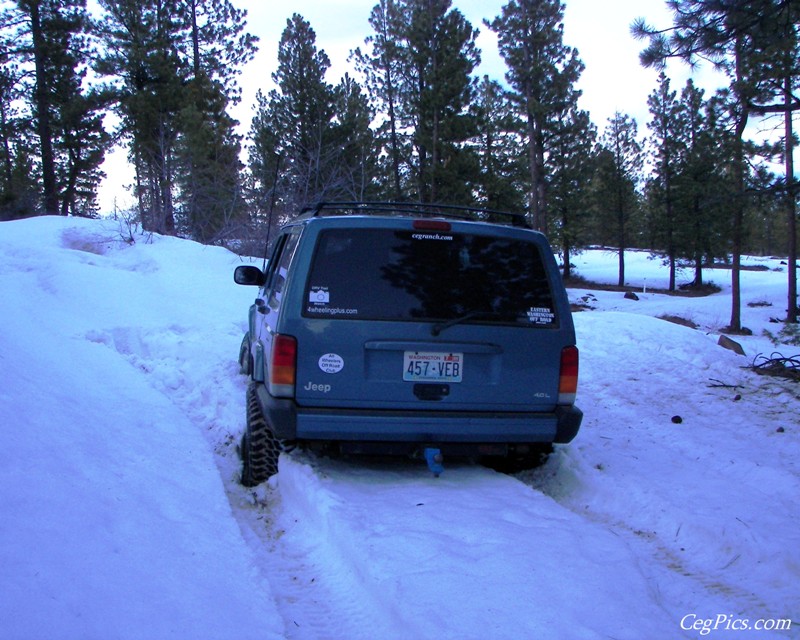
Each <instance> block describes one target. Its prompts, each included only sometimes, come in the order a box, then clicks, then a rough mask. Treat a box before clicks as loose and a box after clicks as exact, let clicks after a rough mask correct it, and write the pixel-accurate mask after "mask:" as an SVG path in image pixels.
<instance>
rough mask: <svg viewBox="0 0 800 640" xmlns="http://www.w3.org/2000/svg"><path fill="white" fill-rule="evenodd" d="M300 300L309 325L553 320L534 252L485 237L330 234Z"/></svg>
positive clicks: (323, 238) (537, 323)
mask: <svg viewBox="0 0 800 640" xmlns="http://www.w3.org/2000/svg"><path fill="white" fill-rule="evenodd" d="M305 293H306V295H305V307H304V310H303V315H304V316H306V317H311V318H335V319H359V320H387V321H417V322H420V321H422V322H424V321H432V322H447V321H451V320H458V319H462V320H465V321H468V322H470V323H491V324H511V325H518V326H526V327H549V326H554V325H555V324H556V320H557V319H556V314H555V308H554V305H553V300H552V295H551V291H550V284H549V281H548V279H547V274H546V271H545V266H544V263H543V261H542V257H541V255H540V253H539V249H538V247H537V245H535V244H534V243H532V242H525V241H521V240H516V239H510V238H498V237H494V236H489V235H473V234H459V233H451V232H449V231H448V232H431V231H417V230H408V231H399V230H396V229H327V230H324V231H321V232H320V234H319V238H318V241H317V246H316V249H315V252H314V257H313V264H312V267H311V270H310V272H309V278H308V281H307V284H306V292H305Z"/></svg>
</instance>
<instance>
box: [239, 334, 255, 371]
mask: <svg viewBox="0 0 800 640" xmlns="http://www.w3.org/2000/svg"><path fill="white" fill-rule="evenodd" d="M239 373H241V374H242V375H244V376H249V375H251V373H252V368H251V366H250V334H249V333H245V334H244V338H242V345H241V346H240V347H239Z"/></svg>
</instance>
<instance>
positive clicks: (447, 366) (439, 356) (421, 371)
mask: <svg viewBox="0 0 800 640" xmlns="http://www.w3.org/2000/svg"><path fill="white" fill-rule="evenodd" d="M463 373H464V354H463V353H446V352H438V351H406V352H405V353H404V354H403V380H406V381H408V382H420V381H422V382H461V375H462V374H463Z"/></svg>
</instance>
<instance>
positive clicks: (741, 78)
mask: <svg viewBox="0 0 800 640" xmlns="http://www.w3.org/2000/svg"><path fill="white" fill-rule="evenodd" d="M665 4H666V6H667V8H668V10H669V14H670V15H671V17H672V23H671V24H659V25H651V24H649V23H648V22H647V20H646V16H645V18H642V19H639V20H636V21H635V22H634V23H632V24H631V25H630V30H631V32H632V33H633V34H634V35H635V36H636V37H637V38H639V39H640V40H641V49H642V52H641V56H640V60H641V64H642V65H644V66H648V67H653V68H656V69H659V70H661V73H660V74H659V75H658V80H657V82H656V83H655V85H654V86H653V88H652V92H651V94H650V97H649V100H648V107H649V113H648V120H647V122H646V123H641V124H640V123H638V122H637V121H636V118H634V117H633V116H631V115H630V114H629V113H626V112H624V111H617V112H616V113H615V114H614V115H613V117H611V118H609V119H608V120H607V121H606V122H604V123H595V122H593V121H592V119H591V117H590V114H589V112H588V111H586V110H585V109H582V108H581V105H580V103H579V98H580V90H579V89H578V88H577V85H578V83H579V80H580V78H581V74H582V73H583V71H584V63H583V61H582V60H581V57H580V54H579V51H578V50H577V49H575V48H574V47H571V46H570V45H569V44H568V43H567V42H565V40H564V28H563V20H564V10H565V5H564V4H562V3H561V2H558V1H557V0H509V1H508V2H507V3H506V4H505V5H504V6H503V7H502V10H501V11H500V12H499V14H498V15H497V16H496V17H495V18H493V19H491V20H486V21H485V24H482V25H473V24H471V23H470V22H469V21H468V20H467V19H466V17H465V16H464V14H463V13H462V12H461V11H460V10H459V9H458V8H457V7H454V6H453V3H451V2H450V0H379V1H377V2H376V4H375V5H374V7H373V9H372V11H371V13H370V15H369V27H370V29H371V32H370V33H369V34H368V36H367V37H366V39H365V40H364V41H363V42H362V43H358V46H356V47H354V48H353V50H352V52H351V58H350V59H351V63H352V72H350V71H348V72H347V73H345V74H344V75H343V76H342V77H341V78H340V79H338V81H336V82H334V83H331V82H330V81H329V80H328V75H329V74H328V72H329V70H330V66H331V63H330V59H329V58H328V55H327V54H326V53H325V51H324V50H322V49H320V48H319V47H318V46H317V42H316V34H315V32H314V29H313V26H312V25H311V24H310V22H308V21H307V20H306V19H305V18H304V17H303V16H302V15H300V14H297V13H295V14H294V15H292V16H291V17H290V18H289V19H288V20H287V21H286V25H285V29H284V30H283V33H282V36H281V39H280V43H279V45H278V50H277V58H278V64H277V68H276V70H275V72H274V73H273V74H272V81H273V82H272V86H273V88H271V89H269V90H264V91H260V92H258V94H257V95H256V97H255V105H254V106H253V114H254V115H253V118H252V122H251V124H250V127H249V130H248V131H247V133H246V134H245V135H241V134H240V133H239V132H238V129H237V125H238V122H237V121H236V120H235V119H234V117H233V116H232V113H233V109H234V108H235V107H236V105H237V104H238V103H239V102H240V100H241V95H242V94H241V88H240V87H239V86H238V84H237V74H238V73H239V71H240V70H241V69H242V67H243V66H244V65H246V64H247V63H248V62H249V61H250V60H252V59H253V56H254V55H255V53H256V51H257V47H258V42H257V39H256V38H255V37H254V36H253V35H252V34H250V33H248V31H247V22H246V19H247V14H246V12H245V11H243V10H242V9H239V8H237V7H235V6H234V5H233V4H232V3H231V2H230V1H229V0H222V1H218V0H97V2H96V3H92V4H91V6H87V4H86V2H85V0H2V2H0V57H1V58H2V67H1V68H0V142H2V144H0V220H13V219H17V218H23V217H29V216H33V215H52V214H59V215H77V216H89V217H95V216H98V215H99V214H100V211H99V207H98V202H97V194H98V188H99V186H100V184H101V182H102V180H103V178H104V162H105V159H106V157H107V155H108V153H109V152H110V150H111V149H112V148H113V147H114V146H115V145H119V144H122V145H124V147H125V148H126V149H127V155H128V160H129V163H130V166H131V167H132V169H133V176H134V177H133V183H132V185H131V195H132V197H133V202H134V203H135V204H134V205H133V206H132V207H131V208H130V209H129V210H125V211H115V212H114V213H115V215H119V216H122V217H124V218H125V219H126V220H127V221H128V223H129V224H135V225H140V226H141V228H142V229H144V230H145V231H152V232H158V233H165V234H176V235H181V236H184V237H190V238H193V239H195V240H198V241H200V242H204V243H213V244H224V245H226V246H229V247H232V248H235V249H237V250H239V251H242V252H244V253H249V254H250V255H258V254H260V253H261V252H262V251H263V244H264V238H265V237H269V236H270V230H271V229H273V228H274V227H275V226H276V225H278V224H280V223H281V222H283V221H285V220H287V219H288V218H290V217H292V216H294V215H297V213H298V212H299V211H300V210H301V209H302V208H303V207H304V206H307V205H310V204H313V203H315V202H318V201H323V200H324V201H329V200H347V201H363V200H378V201H406V202H425V203H447V204H451V205H464V206H470V207H480V208H485V209H490V210H492V209H497V210H508V211H520V212H524V213H525V214H526V215H527V219H528V221H529V224H530V226H531V227H532V228H534V229H537V230H540V231H542V232H544V233H546V234H547V235H548V236H549V238H550V240H551V243H552V244H553V245H554V247H555V248H556V249H557V250H558V251H559V253H560V254H561V257H562V260H563V265H564V276H565V278H569V277H570V275H571V274H570V256H571V255H573V254H574V252H575V251H578V250H580V248H581V247H585V246H589V245H603V246H610V247H614V248H615V250H616V251H618V253H619V285H620V286H623V285H624V284H625V260H624V256H625V251H626V250H627V249H630V248H648V249H652V250H657V251H660V252H661V253H663V255H664V259H665V260H666V261H667V262H668V263H669V265H670V273H671V277H670V284H669V288H670V289H671V290H674V289H676V287H677V282H676V278H675V274H676V272H677V267H678V266H679V265H681V264H690V265H691V266H692V267H693V269H694V281H693V282H692V283H689V284H690V285H691V286H692V287H694V288H695V289H702V287H703V286H704V285H705V283H704V281H703V268H704V266H707V265H708V264H710V263H714V262H715V261H723V262H725V263H728V264H730V265H731V274H732V291H733V303H732V309H731V320H730V324H729V329H730V330H731V331H732V332H737V331H742V330H744V329H745V328H744V327H742V326H741V322H740V314H739V305H740V300H739V287H738V273H739V270H740V268H741V256H742V254H743V253H753V254H780V255H786V256H787V258H788V260H789V264H795V263H796V253H797V248H796V236H797V234H796V218H797V213H796V194H797V192H796V184H795V179H794V168H793V163H792V161H793V148H794V146H795V144H796V141H795V134H794V132H793V127H792V124H793V123H792V114H793V113H794V112H795V111H796V110H797V109H798V108H800V103H799V102H798V99H797V97H796V95H795V90H796V86H797V83H798V75H800V65H798V47H800V43H798V24H799V23H800V0H739V1H737V2H730V1H723V0H668V1H667V2H666V3H665ZM478 27H480V28H481V29H483V30H489V31H490V32H491V33H492V34H494V36H495V37H496V39H497V47H498V50H499V54H500V56H501V58H502V59H503V61H504V63H505V67H506V69H505V73H504V77H502V78H493V77H490V76H488V75H483V76H479V75H478V74H477V72H476V70H477V68H478V66H479V63H480V56H481V52H480V49H479V47H478V45H477V39H478ZM601 36H602V34H598V37H601ZM670 59H680V60H683V61H685V62H686V63H688V64H690V65H691V64H697V63H698V62H702V63H703V64H705V65H708V66H710V67H713V68H714V69H716V70H717V71H718V72H719V73H720V74H721V78H722V79H723V81H722V84H721V88H720V89H718V90H716V91H714V92H708V93H707V92H706V91H704V90H703V89H701V88H700V87H698V86H696V85H695V84H694V82H693V81H692V80H688V81H687V82H686V83H685V84H684V85H683V86H675V87H673V86H672V81H671V79H670V77H669V76H668V75H667V74H666V72H665V71H666V69H667V67H666V66H665V63H666V61H668V60H670ZM109 116H112V117H109ZM108 122H113V123H114V124H113V126H108V124H107V123H108ZM754 122H758V123H759V124H758V127H756V128H754V127H753V123H754ZM754 131H757V132H758V135H757V136H753V132H754ZM103 213H109V212H103ZM788 272H789V279H788V283H787V310H786V316H785V318H784V320H785V321H786V322H787V323H790V324H791V323H796V322H797V283H796V268H795V269H789V270H788Z"/></svg>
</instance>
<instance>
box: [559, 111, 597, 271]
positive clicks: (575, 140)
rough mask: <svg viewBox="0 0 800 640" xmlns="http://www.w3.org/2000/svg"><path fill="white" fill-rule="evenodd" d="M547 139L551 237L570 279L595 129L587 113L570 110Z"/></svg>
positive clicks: (584, 212) (585, 205)
mask: <svg viewBox="0 0 800 640" xmlns="http://www.w3.org/2000/svg"><path fill="white" fill-rule="evenodd" d="M551 127H552V128H551V135H550V138H549V142H548V149H549V154H548V164H549V166H550V167H551V170H550V180H549V193H548V198H549V209H550V212H551V219H552V221H553V222H552V224H550V225H549V226H550V238H551V242H553V243H554V245H557V246H559V247H560V250H561V255H562V258H563V261H564V277H565V278H569V277H570V275H571V273H570V260H571V256H572V255H573V254H574V252H575V250H576V249H577V248H578V247H580V246H581V245H582V244H583V242H584V236H585V233H586V225H587V222H588V221H587V217H588V216H587V211H588V208H589V200H590V191H591V185H592V168H593V167H592V162H591V158H592V154H593V153H594V149H593V147H594V146H595V140H596V138H597V131H596V129H595V127H594V125H593V124H592V122H591V120H590V118H589V114H588V112H586V111H582V110H579V109H577V108H573V109H570V111H568V112H567V113H564V114H562V117H561V118H560V119H559V120H555V121H554V122H553V123H552V126H551Z"/></svg>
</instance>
